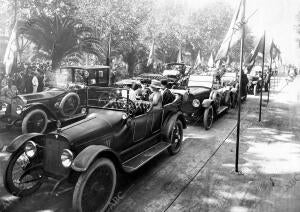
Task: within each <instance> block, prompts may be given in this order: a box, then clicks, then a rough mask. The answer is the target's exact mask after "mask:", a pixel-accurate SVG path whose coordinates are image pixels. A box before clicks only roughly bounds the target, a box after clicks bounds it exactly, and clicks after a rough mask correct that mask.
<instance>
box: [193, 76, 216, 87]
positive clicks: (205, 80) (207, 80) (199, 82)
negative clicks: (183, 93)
mask: <svg viewBox="0 0 300 212" xmlns="http://www.w3.org/2000/svg"><path fill="white" fill-rule="evenodd" d="M212 84H213V76H202V75H199V76H193V75H191V76H190V78H189V83H188V87H206V88H211V87H212Z"/></svg>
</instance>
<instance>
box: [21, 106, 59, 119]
mask: <svg viewBox="0 0 300 212" xmlns="http://www.w3.org/2000/svg"><path fill="white" fill-rule="evenodd" d="M34 109H42V110H44V111H45V112H46V114H47V116H48V117H50V118H54V119H57V116H56V114H55V113H53V112H52V111H51V110H50V109H49V108H48V107H47V106H45V105H44V104H42V103H39V102H35V103H30V104H28V105H26V106H25V108H24V109H23V111H22V114H21V115H22V118H24V117H25V116H26V114H27V113H29V112H30V111H32V110H34Z"/></svg>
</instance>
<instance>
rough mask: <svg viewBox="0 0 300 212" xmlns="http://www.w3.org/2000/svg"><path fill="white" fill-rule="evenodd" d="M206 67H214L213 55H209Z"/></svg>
mask: <svg viewBox="0 0 300 212" xmlns="http://www.w3.org/2000/svg"><path fill="white" fill-rule="evenodd" d="M207 65H208V67H210V68H212V67H214V66H215V61H214V56H213V53H211V54H210V57H209V59H208V62H207Z"/></svg>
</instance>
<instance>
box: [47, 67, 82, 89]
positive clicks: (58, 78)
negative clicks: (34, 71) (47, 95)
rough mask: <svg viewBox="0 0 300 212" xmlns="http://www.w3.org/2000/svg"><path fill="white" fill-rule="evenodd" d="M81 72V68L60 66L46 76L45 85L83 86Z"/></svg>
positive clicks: (66, 87)
mask: <svg viewBox="0 0 300 212" xmlns="http://www.w3.org/2000/svg"><path fill="white" fill-rule="evenodd" d="M73 73H74V75H73ZM83 73H84V70H83V69H73V70H72V69H71V68H62V69H58V70H55V71H54V72H52V73H51V75H50V76H48V82H46V86H47V87H52V88H61V89H70V88H72V87H76V86H77V87H78V86H79V87H84V78H83Z"/></svg>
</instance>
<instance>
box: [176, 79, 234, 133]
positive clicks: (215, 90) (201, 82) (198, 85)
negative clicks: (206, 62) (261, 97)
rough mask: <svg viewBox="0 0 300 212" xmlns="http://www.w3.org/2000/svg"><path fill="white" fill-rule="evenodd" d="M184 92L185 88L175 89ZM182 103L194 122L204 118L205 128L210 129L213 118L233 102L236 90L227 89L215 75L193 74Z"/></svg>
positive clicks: (184, 111)
mask: <svg viewBox="0 0 300 212" xmlns="http://www.w3.org/2000/svg"><path fill="white" fill-rule="evenodd" d="M173 92H175V93H182V92H183V93H184V92H186V91H184V90H181V91H180V90H173ZM183 95H185V96H186V99H185V101H184V102H183V104H182V112H183V113H184V114H185V115H186V117H187V119H188V120H190V121H192V122H198V121H199V120H203V124H204V128H205V129H206V130H208V129H210V128H211V126H212V123H213V120H214V119H215V118H216V117H217V116H218V115H219V114H221V113H222V112H224V111H227V110H228V109H229V108H230V107H231V104H232V101H233V96H234V95H236V94H235V91H234V90H227V89H226V88H224V87H222V86H221V85H220V84H218V83H217V82H216V80H215V79H214V76H213V75H210V74H209V75H191V76H190V77H189V81H188V91H187V92H186V94H183Z"/></svg>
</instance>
